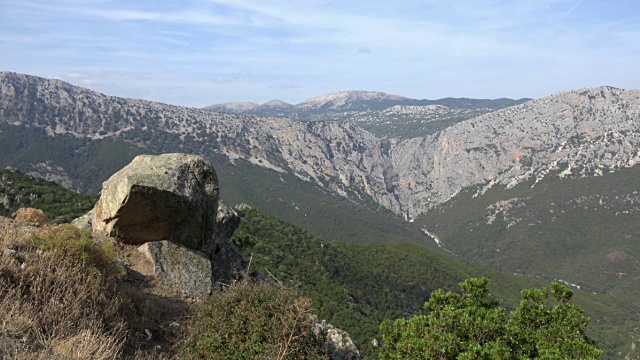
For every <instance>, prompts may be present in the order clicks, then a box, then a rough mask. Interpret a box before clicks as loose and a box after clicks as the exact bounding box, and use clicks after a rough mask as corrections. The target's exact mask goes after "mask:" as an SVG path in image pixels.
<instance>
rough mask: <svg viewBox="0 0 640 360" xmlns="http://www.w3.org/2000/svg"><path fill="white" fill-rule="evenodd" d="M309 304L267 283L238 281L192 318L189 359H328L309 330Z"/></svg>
mask: <svg viewBox="0 0 640 360" xmlns="http://www.w3.org/2000/svg"><path fill="white" fill-rule="evenodd" d="M311 322H312V318H311V301H310V300H309V299H308V298H305V297H300V296H298V293H297V292H296V291H294V290H291V289H286V288H283V287H281V286H278V285H276V284H271V283H254V282H242V283H238V284H236V285H233V286H230V287H228V288H226V289H224V290H222V291H219V292H216V293H215V294H213V295H212V296H211V297H210V298H209V300H208V301H207V302H205V303H204V304H203V305H202V307H201V309H200V311H199V314H198V315H197V316H196V317H195V318H194V320H193V322H192V324H191V326H190V333H189V334H188V339H189V340H187V341H185V342H183V344H182V347H181V352H182V354H181V356H182V357H184V358H187V359H316V358H317V359H326V358H328V356H327V355H326V353H324V350H323V349H322V344H321V343H319V340H317V339H316V338H315V337H314V335H313V333H312V331H311Z"/></svg>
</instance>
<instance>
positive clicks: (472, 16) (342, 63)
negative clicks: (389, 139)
mask: <svg viewBox="0 0 640 360" xmlns="http://www.w3.org/2000/svg"><path fill="white" fill-rule="evenodd" d="M639 70H640V1H638V0H624V1H623V0H607V1H603V0H510V1H505V0H449V1H442V0H440V1H430V0H415V1H414V0H395V1H380V0H368V1H359V0H352V1H331V0H326V1H325V0H296V1H292V0H193V1H192V0H182V1H175V0H171V1H169V0H115V1H109V0H50V1H44V0H26V1H23V0H0V71H14V72H18V73H25V74H30V75H38V76H43V77H50V78H57V79H61V80H64V81H68V82H70V83H72V84H74V85H78V86H83V87H87V88H90V89H92V90H96V91H99V92H102V93H105V94H108V95H117V96H122V97H134V98H142V99H147V100H153V101H160V102H164V103H169V104H175V105H184V106H195V107H203V106H207V105H210V104H214V103H221V102H227V101H253V102H258V103H263V102H266V101H268V100H271V99H281V100H284V101H287V102H290V103H298V102H301V101H303V100H305V99H307V98H310V97H313V96H318V95H323V94H326V93H330V92H334V91H339V90H375V91H384V92H387V93H391V94H397V95H402V96H406V97H411V98H417V99H438V98H443V97H449V96H451V97H471V98H499V97H509V98H522V97H531V98H538V97H542V96H546V95H551V94H553V93H557V92H560V91H565V90H570V89H576V88H582V87H594V86H601V85H610V86H615V87H620V88H626V89H631V88H640V71H639Z"/></svg>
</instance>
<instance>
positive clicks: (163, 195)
mask: <svg viewBox="0 0 640 360" xmlns="http://www.w3.org/2000/svg"><path fill="white" fill-rule="evenodd" d="M217 208H218V180H217V177H216V173H215V171H214V169H213V167H212V166H211V165H209V164H208V163H207V162H206V161H205V160H204V159H203V158H202V157H200V156H194V155H187V154H164V155H159V156H150V155H141V156H137V157H136V158H135V159H133V161H132V162H131V163H130V164H129V165H127V166H126V167H124V168H123V169H122V170H120V171H118V172H117V173H116V174H114V175H113V176H111V178H109V180H107V181H105V182H104V183H103V186H102V193H101V197H100V200H99V201H98V203H97V204H96V206H95V208H94V212H95V216H94V220H93V230H94V232H98V233H102V234H104V235H107V236H112V237H118V238H120V239H122V241H124V242H125V243H129V244H143V243H145V242H150V241H160V240H170V241H172V242H175V243H178V244H182V245H184V246H186V247H189V248H191V249H196V250H197V249H200V248H202V247H203V246H204V245H205V243H206V242H207V241H209V240H210V239H212V238H213V237H214V230H215V225H216V214H217Z"/></svg>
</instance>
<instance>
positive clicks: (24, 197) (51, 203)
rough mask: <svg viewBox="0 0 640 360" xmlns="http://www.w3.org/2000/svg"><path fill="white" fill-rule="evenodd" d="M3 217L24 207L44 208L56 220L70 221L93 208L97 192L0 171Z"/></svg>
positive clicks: (12, 171) (1, 210)
mask: <svg viewBox="0 0 640 360" xmlns="http://www.w3.org/2000/svg"><path fill="white" fill-rule="evenodd" d="M0 200H3V201H1V202H0V216H6V217H9V216H11V214H13V213H14V212H15V211H16V210H18V209H19V208H21V207H32V208H36V209H41V210H42V211H44V213H45V214H46V215H47V216H48V217H49V219H51V221H53V222H56V223H65V222H70V221H71V220H73V219H74V218H76V217H78V216H81V215H83V214H85V213H86V212H87V211H89V210H91V208H93V205H94V204H95V203H96V201H97V200H98V196H97V195H80V194H78V193H75V192H73V191H70V190H67V189H65V188H63V187H60V186H58V185H57V184H55V183H53V182H50V181H46V180H42V179H36V178H33V177H31V176H28V175H25V174H23V173H21V172H19V171H15V170H10V169H4V170H0Z"/></svg>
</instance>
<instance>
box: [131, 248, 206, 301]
mask: <svg viewBox="0 0 640 360" xmlns="http://www.w3.org/2000/svg"><path fill="white" fill-rule="evenodd" d="M138 250H139V251H140V252H142V253H143V254H145V255H146V257H147V258H148V259H149V260H150V261H151V262H152V264H153V272H154V275H155V276H156V278H157V279H158V280H159V281H160V282H161V283H162V284H163V285H165V286H167V287H170V288H172V289H174V290H177V291H179V292H180V293H182V295H184V296H188V297H191V298H202V297H205V296H208V295H209V293H211V285H212V284H211V261H210V260H209V259H208V258H207V257H206V256H205V255H204V254H202V253H200V252H196V251H192V250H190V249H187V248H185V247H184V246H181V245H176V244H174V243H172V242H170V241H166V240H165V241H154V242H148V243H145V244H144V245H142V246H140V247H139V248H138Z"/></svg>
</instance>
